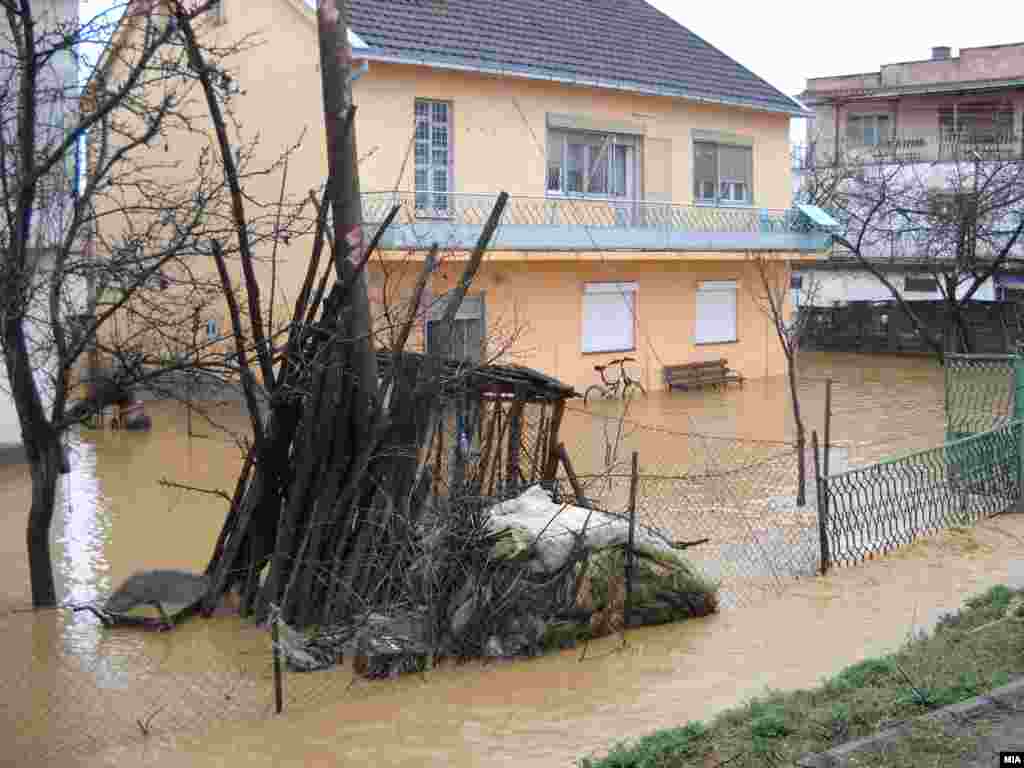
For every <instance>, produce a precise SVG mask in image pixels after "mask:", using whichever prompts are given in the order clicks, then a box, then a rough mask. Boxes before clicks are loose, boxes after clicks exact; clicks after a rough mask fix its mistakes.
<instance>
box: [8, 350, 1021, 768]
mask: <svg viewBox="0 0 1024 768" xmlns="http://www.w3.org/2000/svg"><path fill="white" fill-rule="evenodd" d="M803 370H804V376H805V381H804V384H803V385H802V391H803V393H804V396H803V402H804V407H805V409H806V410H807V418H808V420H809V422H810V424H811V426H813V427H814V428H819V429H820V428H821V426H822V423H823V402H824V385H823V383H822V382H821V380H822V379H823V378H825V377H826V376H831V377H832V378H834V379H835V381H836V384H835V389H834V395H833V397H834V409H833V413H834V416H833V423H832V434H833V437H834V438H835V440H836V442H838V443H841V444H843V445H845V446H847V447H848V449H849V451H850V454H851V458H852V460H854V461H870V460H874V459H875V458H881V457H882V456H885V455H889V454H891V453H900V452H904V451H906V450H912V449H915V448H921V447H926V446H928V445H933V444H935V442H936V441H938V440H940V439H941V435H942V374H941V370H940V369H939V368H938V367H937V366H936V365H935V364H934V363H932V362H930V361H928V360H925V359H909V360H908V359H904V358H895V357H877V358H875V357H864V356H855V355H823V354H817V355H807V356H806V357H805V359H804V362H803ZM596 411H597V412H598V413H600V408H599V409H596ZM151 412H152V414H153V417H154V429H153V431H152V432H151V433H148V434H127V433H116V432H102V431H88V432H82V433H81V434H80V435H78V436H76V437H74V438H73V440H72V443H71V448H72V455H73V460H72V464H73V471H72V472H71V474H69V475H67V476H65V477H64V478H62V480H61V493H60V500H59V503H58V508H57V510H56V514H55V516H54V526H53V557H54V562H55V566H56V572H57V576H58V589H59V594H60V598H61V600H64V601H68V602H74V603H79V602H84V601H88V600H92V599H96V598H100V597H102V596H104V595H106V594H107V593H108V592H109V591H110V590H112V589H113V588H114V587H115V586H116V585H117V584H119V583H120V582H121V581H122V580H123V579H124V578H126V577H127V576H129V575H130V574H131V573H132V572H133V571H135V570H137V569H141V568H186V569H192V570H202V569H203V568H204V567H205V564H206V561H207V558H208V557H209V554H210V551H211V549H212V546H213V542H214V540H215V537H216V535H217V533H218V531H219V529H220V525H221V523H222V522H223V518H224V513H225V502H224V501H223V499H220V498H218V497H217V496H213V495H197V494H194V493H190V492H188V491H184V490H181V489H176V488H168V487H163V486H161V485H160V480H161V479H163V478H166V479H168V480H171V481H177V482H181V483H186V484H189V485H194V486H201V487H204V488H209V489H221V490H224V491H226V492H228V493H230V492H231V490H232V489H233V486H234V480H235V476H236V474H237V472H238V469H239V465H240V451H239V449H238V447H237V446H236V445H234V444H233V443H232V442H231V441H230V440H229V439H227V437H226V436H225V434H224V433H223V432H219V431H217V430H215V429H214V428H213V427H211V426H209V425H206V424H203V423H202V422H200V421H199V420H198V419H196V420H195V421H194V424H193V429H194V431H195V432H197V433H201V434H202V435H205V436H198V435H196V436H193V437H191V438H190V437H189V436H188V433H187V427H186V418H185V413H184V411H183V410H182V409H181V408H180V407H177V406H172V405H167V404H162V405H159V406H156V407H152V408H151ZM216 418H217V420H218V422H220V423H222V424H224V425H227V426H230V427H233V428H234V429H236V430H238V431H242V430H243V429H244V424H245V420H244V418H243V417H242V414H241V413H240V412H239V411H238V410H237V407H236V406H227V407H222V408H220V409H218V410H217V412H216ZM630 418H631V419H633V420H635V421H636V422H638V423H640V424H645V425H651V426H656V427H658V428H659V430H661V431H660V432H654V431H651V432H650V434H652V435H659V437H657V438H654V437H651V438H646V437H644V435H646V434H648V432H647V431H644V430H639V431H637V432H636V434H634V435H632V436H631V437H630V441H631V443H630V448H631V449H636V450H639V451H640V452H641V454H642V455H643V456H644V457H645V458H644V460H645V461H655V460H657V461H660V462H663V463H665V462H667V463H670V462H672V461H678V460H679V459H678V457H673V455H672V445H673V443H672V442H671V440H667V439H666V438H665V437H664V435H665V434H668V433H679V434H681V433H700V434H705V433H707V434H713V435H729V436H739V437H742V438H745V439H746V440H760V441H785V440H787V439H790V438H791V434H792V425H791V419H790V417H789V409H788V401H787V399H786V385H785V382H784V381H783V380H781V379H773V380H766V381H751V382H748V383H747V384H746V386H745V387H744V388H743V390H739V389H731V390H730V391H729V392H727V393H720V392H705V393H676V394H673V395H671V396H666V395H663V394H658V395H652V396H651V397H650V398H649V399H648V401H646V402H641V403H639V404H637V405H636V406H634V408H633V409H632V411H631V413H630ZM598 429H604V426H603V423H602V420H601V419H595V418H594V417H593V415H588V414H584V413H578V412H573V413H570V414H569V416H568V417H567V419H566V426H565V435H564V436H565V442H566V444H567V445H568V446H569V448H570V451H571V452H572V453H573V456H574V458H575V457H578V460H577V463H578V464H579V465H580V471H581V472H586V471H597V470H598V469H599V466H597V464H599V463H600V460H601V451H599V450H592V449H591V448H588V446H592V445H593V442H594V435H595V434H596V430H598ZM680 439H683V438H680ZM645 441H646V442H645ZM648 457H649V458H648ZM27 505H28V482H27V477H26V474H25V472H24V470H23V469H22V468H18V467H6V468H0V511H2V514H0V648H2V651H3V652H2V653H0V690H2V691H3V696H2V697H0V744H3V748H2V749H0V764H3V765H7V764H10V765H18V766H37V765H38V766H43V765H46V766H65V765H67V766H79V765H81V766H101V765H102V766H107V765H110V766H113V765H118V766H132V765H139V766H141V765H166V766H172V765H198V766H206V765H209V766H213V765H267V766H270V765H296V766H298V765H325V766H326V765H339V764H352V765H357V764H359V765H364V764H365V765H394V766H410V767H411V766H435V765H436V766H485V765H486V766H491V765H515V766H565V765H571V764H572V762H573V760H574V759H576V758H577V757H579V756H581V755H584V754H587V753H589V752H592V751H595V750H601V749H602V748H606V747H607V746H609V745H610V744H611V743H614V742H615V741H617V740H620V739H624V738H632V737H637V736H640V735H643V734H645V733H647V732H649V731H651V730H653V729H655V728H658V727H664V726H670V725H676V724H680V723H683V722H685V721H687V720H691V719H702V718H707V717H708V716H709V715H711V714H713V713H714V712H715V711H717V710H720V709H722V708H724V707H728V706H730V705H733V704H736V703H739V702H741V701H742V700H744V699H745V698H748V697H750V696H751V695H754V694H757V693H759V692H762V691H763V690H764V689H765V688H766V687H772V688H792V687H799V686H805V685H812V684H814V683H816V682H817V681H818V680H819V679H820V678H821V677H822V676H824V675H828V674H832V673H834V672H835V671H837V670H838V669H839V668H841V667H843V666H845V665H847V664H849V663H851V662H853V661H856V660H858V659H860V658H863V657H864V656H867V655H872V654H876V653H879V652H883V651H885V650H888V649H892V648H894V647H896V646H898V645H899V644H900V643H901V642H902V641H903V640H904V639H905V638H906V636H907V634H908V632H909V631H911V630H912V629H913V628H914V627H922V626H927V625H928V624H930V623H931V622H933V621H934V620H935V618H936V617H937V616H938V615H939V614H940V613H941V612H942V611H944V610H950V609H954V608H956V607H957V606H958V605H959V604H960V603H961V602H962V599H963V597H964V596H965V595H968V594H971V593H974V592H977V591H980V590H982V589H985V588H987V587H988V586H991V585H993V584H996V583H999V582H1003V581H1006V580H1008V579H1009V580H1011V581H1013V582H1015V583H1019V582H1021V581H1024V573H1022V572H1021V571H1024V569H1021V568H1020V563H1021V561H1022V560H1024V517H1018V516H1014V515H1007V516H1003V517H999V518H996V519H994V520H990V521H987V522H985V523H983V524H981V525H979V526H977V527H976V528H975V529H973V530H972V531H970V532H966V533H964V532H960V533H948V534H945V535H943V536H940V537H937V538H935V539H932V540H929V541H925V542H920V543H918V544H917V545H915V546H913V547H910V548H907V549H905V550H902V551H901V552H899V553H897V554H896V555H894V556H892V557H889V558H886V559H883V560H878V561H875V562H873V563H869V564H867V565H865V566H862V567H859V568H850V569H843V570H838V571H836V572H834V573H833V574H831V575H830V576H828V577H827V578H807V579H803V580H799V581H794V582H793V583H792V584H791V586H789V587H788V589H786V590H785V592H784V593H783V594H781V595H779V596H777V597H774V598H773V599H769V600H764V601H760V602H758V603H756V604H753V605H746V606H743V607H742V608H737V609H735V610H728V611H724V612H722V613H721V614H719V615H717V616H713V617H709V618H707V619H701V620H696V621H689V622H685V623H681V624H676V625H670V626H664V627H658V628H650V629H644V630H635V631H631V632H630V633H629V635H628V637H627V642H626V645H625V646H624V647H623V646H622V643H621V638H606V639H604V640H602V641H599V642H596V643H592V644H591V645H590V646H589V648H587V649H586V656H585V657H583V658H581V656H582V653H583V649H575V650H573V651H566V652H563V653H558V654H552V655H549V656H546V657H543V658H539V659H534V660H529V661H515V662H500V663H491V664H478V663H473V664H466V665H463V666H458V667H452V666H446V667H442V668H440V669H437V670H434V671H432V672H430V673H428V674H426V675H421V676H408V677H406V678H403V679H400V680H397V681H385V682H367V681H362V680H353V678H352V676H351V674H350V671H349V670H348V668H347V667H342V668H339V669H337V670H332V671H328V672H321V673H314V674H307V675H296V674H291V675H288V676H287V677H286V680H285V713H284V714H283V715H282V716H274V715H273V714H272V707H273V694H272V687H271V662H270V658H271V657H270V642H269V637H268V635H267V633H266V631H265V630H264V629H262V628H261V627H258V626H255V625H251V624H244V623H240V622H239V620H238V619H237V618H235V617H233V616H231V615H227V614H226V615H223V616H218V617H214V618H212V619H209V620H202V619H194V620H192V621H191V622H189V623H187V624H185V625H184V626H182V627H180V628H178V629H176V630H175V631H174V632H169V633H152V632H138V631H121V630H117V631H110V630H104V629H103V628H102V627H100V626H99V624H98V622H97V621H96V619H95V617H94V616H92V615H91V614H89V613H87V612H79V613H73V612H71V611H70V610H57V611H49V612H42V613H31V612H27V611H25V608H26V607H27V605H28V594H27V583H28V573H27V565H26V562H25V557H24V520H25V511H26V509H27Z"/></svg>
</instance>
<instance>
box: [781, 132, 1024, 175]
mask: <svg viewBox="0 0 1024 768" xmlns="http://www.w3.org/2000/svg"><path fill="white" fill-rule="evenodd" d="M837 146H838V153H839V154H840V155H842V156H843V157H846V158H848V159H850V160H854V161H856V162H863V163H880V164H886V163H946V162H974V161H976V160H981V161H994V160H1019V159H1021V158H1022V157H1024V148H1022V142H1021V136H1020V135H1017V134H1010V133H1007V134H966V133H960V134H956V133H944V134H931V135H921V136H910V135H902V136H896V137H893V138H891V139H888V140H886V141H883V142H880V143H879V144H875V145H864V144H857V143H855V142H851V141H848V140H845V139H841V140H840V141H839V144H838V145H837V144H836V142H835V140H834V139H818V140H816V141H813V142H811V143H810V144H799V145H794V147H793V148H792V161H793V162H792V167H793V170H794V171H805V170H810V169H813V168H814V167H815V165H828V164H831V163H832V161H833V160H834V159H835V157H836V154H837Z"/></svg>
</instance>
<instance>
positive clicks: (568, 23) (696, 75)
mask: <svg viewBox="0 0 1024 768" xmlns="http://www.w3.org/2000/svg"><path fill="white" fill-rule="evenodd" d="M351 14H352V21H351V24H352V27H353V29H354V30H355V31H356V32H357V33H358V34H359V36H360V37H361V38H362V39H363V40H365V41H366V43H367V44H368V45H370V46H371V48H374V49H377V50H378V51H379V52H380V53H382V54H384V55H390V56H395V57H402V58H414V59H416V60H421V61H425V62H428V63H437V64H443V63H453V64H464V65H465V64H469V65H477V66H484V67H496V68H501V69H506V70H520V71H522V72H524V73H533V74H544V75H546V76H555V77H565V78H570V79H581V80H584V81H587V80H601V81H612V82H616V83H618V84H619V85H620V86H621V87H622V88H624V89H625V90H638V91H655V92H664V93H666V94H668V95H673V96H679V97H683V98H695V99H710V100H713V101H721V102H726V103H735V104H740V105H745V106H751V107H755V108H758V109H767V110H772V111H782V112H798V111H800V107H799V105H798V104H797V103H796V102H794V101H793V100H792V99H791V98H789V97H788V96H786V95H785V94H783V93H782V92H781V91H779V90H778V89H777V88H775V87H774V86H772V85H770V84H769V83H767V82H766V81H764V80H762V79H761V78H760V77H758V76H757V75H755V74H754V73H753V72H751V71H750V70H749V69H747V68H745V67H743V66H742V65H740V64H739V63H738V62H736V61H734V60H733V59H731V58H730V57H729V56H727V55H725V54H724V53H722V52H721V51H719V50H718V49H717V48H715V47H713V46H712V45H710V44H708V43H707V42H705V41H704V40H703V39H701V38H700V37H698V36H697V35H695V34H693V33H692V32H691V31H690V30H688V29H686V28H685V27H683V26H682V25H680V24H679V23H678V22H676V21H675V20H673V19H671V18H670V17H668V16H666V15H665V14H663V13H661V12H660V11H658V10H657V9H656V8H654V7H653V6H651V5H649V4H648V3H647V2H645V1H644V0H351Z"/></svg>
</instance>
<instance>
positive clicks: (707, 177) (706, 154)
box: [693, 141, 718, 200]
mask: <svg viewBox="0 0 1024 768" xmlns="http://www.w3.org/2000/svg"><path fill="white" fill-rule="evenodd" d="M708 182H709V183H710V187H711V189H716V188H717V187H718V168H717V163H716V153H715V145H714V144H708V143H706V142H702V141H697V142H694V144H693V185H694V189H693V199H694V200H703V199H707V198H708V195H707V194H705V193H704V188H705V184H706V183H708Z"/></svg>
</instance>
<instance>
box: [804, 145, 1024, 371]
mask: <svg viewBox="0 0 1024 768" xmlns="http://www.w3.org/2000/svg"><path fill="white" fill-rule="evenodd" d="M947 149H948V154H949V157H948V158H943V160H942V161H936V162H920V159H919V158H916V157H913V156H911V157H908V156H906V155H901V154H900V153H898V152H895V151H893V150H892V149H891V148H889V147H886V146H885V145H883V146H882V147H880V148H879V149H878V150H876V151H875V152H874V153H869V154H861V155H859V156H858V155H854V154H852V153H846V154H844V153H842V152H838V153H836V154H835V156H834V157H832V158H829V159H827V160H826V161H825V162H821V163H819V164H818V165H817V166H815V167H814V168H812V169H810V170H808V172H807V175H806V176H805V179H804V194H805V196H806V197H807V199H808V200H809V201H810V202H813V203H815V204H818V205H822V206H825V207H827V208H830V209H831V210H832V211H834V212H835V213H836V215H837V218H838V219H839V220H840V221H841V223H842V224H843V227H844V229H843V231H842V232H841V233H839V234H837V235H836V236H835V245H836V246H837V247H838V248H839V249H841V250H842V251H845V252H846V254H848V256H850V257H851V258H852V259H853V261H854V262H855V263H856V264H857V265H858V266H859V267H861V268H863V269H864V270H866V271H867V272H868V273H870V274H871V275H873V276H874V277H875V278H876V279H877V280H878V281H879V282H880V283H881V284H882V285H883V286H884V287H885V288H886V289H887V290H888V291H889V293H890V294H891V295H892V297H893V299H894V300H895V302H896V303H897V305H898V306H899V307H900V309H901V310H902V311H903V312H904V313H905V314H906V316H907V317H908V319H909V320H910V322H911V324H912V326H913V328H914V331H915V332H916V333H917V334H918V336H919V337H920V338H921V340H922V342H923V343H924V344H925V345H926V346H927V347H928V348H930V349H931V350H932V351H933V352H934V354H935V355H936V357H938V358H939V360H942V359H944V357H945V355H946V354H948V353H955V352H970V351H971V350H972V348H973V340H972V338H971V334H970V329H969V327H968V324H967V322H966V307H967V305H968V303H969V302H971V301H972V300H973V299H974V297H975V296H976V295H977V293H978V291H979V290H980V289H981V288H982V286H983V285H985V284H986V283H987V282H988V281H990V280H992V279H993V277H994V276H995V275H996V274H997V273H998V272H999V271H1000V270H1003V269H1006V268H1007V267H1009V266H1011V265H1013V264H1016V263H1020V262H1021V261H1022V259H1024V163H1022V162H1021V159H1020V157H1019V155H1017V154H1014V153H1015V152H1016V149H1013V150H1009V151H1001V150H1000V149H997V148H990V149H988V150H987V151H986V150H985V149H984V147H979V146H974V145H970V144H963V145H959V144H953V145H950V146H949V147H948V148H947ZM901 263H902V266H903V267H907V266H910V265H912V266H913V267H914V268H915V269H916V270H918V271H919V272H922V273H928V274H930V275H931V276H933V277H934V279H935V282H936V286H937V289H938V291H939V294H940V296H941V300H942V303H943V306H944V312H943V313H942V316H941V317H940V318H939V319H938V320H930V321H929V320H928V319H926V318H924V317H922V315H921V314H920V313H919V312H917V311H915V308H914V306H913V304H912V303H911V302H909V301H908V300H907V298H906V296H905V295H904V294H905V291H901V290H900V289H899V288H898V287H897V286H896V285H895V284H894V283H893V281H892V280H891V279H890V278H889V274H890V273H889V272H887V271H886V269H885V266H886V265H901Z"/></svg>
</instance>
